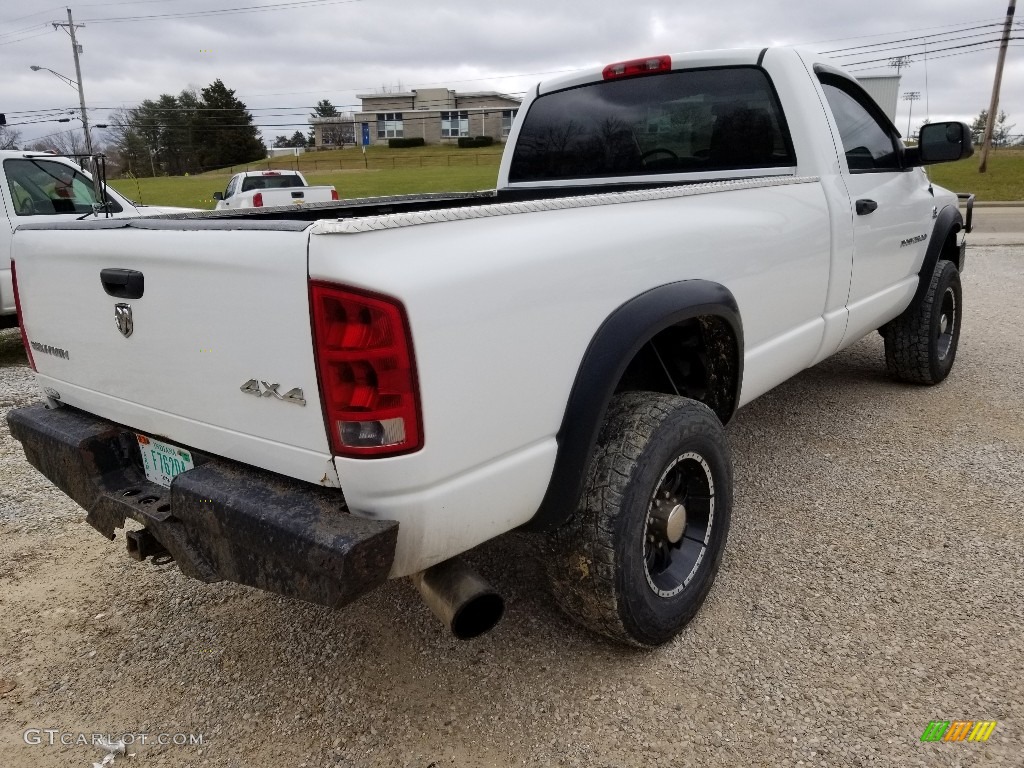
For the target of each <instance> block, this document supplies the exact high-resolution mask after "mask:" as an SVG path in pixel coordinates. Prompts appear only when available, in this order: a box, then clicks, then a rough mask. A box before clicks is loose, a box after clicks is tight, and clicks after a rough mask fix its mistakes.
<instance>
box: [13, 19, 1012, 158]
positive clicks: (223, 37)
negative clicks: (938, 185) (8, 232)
mask: <svg viewBox="0 0 1024 768" xmlns="http://www.w3.org/2000/svg"><path fill="white" fill-rule="evenodd" d="M45 3H46V0H35V2H34V3H33V2H25V1H19V0H0V73H2V85H0V112H5V113H7V120H8V123H9V124H11V127H13V128H15V129H16V130H19V131H21V133H22V137H23V140H30V139H33V138H37V137H40V136H43V135H45V134H49V133H52V132H54V131H58V130H61V129H64V128H68V127H75V126H79V127H80V123H79V122H77V121H75V122H73V123H71V124H64V125H61V124H59V123H56V122H53V120H54V118H55V117H58V116H59V115H57V114H56V113H54V112H46V111H45V110H54V109H60V108H63V109H65V110H67V109H71V108H74V109H77V106H78V99H77V95H76V93H75V91H74V90H73V89H72V88H71V87H69V86H68V85H67V84H65V83H62V82H61V81H60V80H58V79H57V78H56V77H54V76H52V75H50V74H49V73H48V72H32V71H30V69H29V67H30V65H33V64H35V65H39V66H42V67H49V68H51V69H53V70H56V71H57V72H60V73H61V74H63V75H67V76H69V77H71V78H74V76H75V70H74V61H73V59H72V55H71V45H70V42H69V40H68V37H67V35H66V33H65V32H64V31H63V30H60V29H58V30H54V29H53V27H52V26H50V24H49V22H51V21H66V20H67V12H66V10H65V8H64V7H63V6H47V5H45ZM36 4H39V5H38V6H37V7H39V9H40V10H38V11H35V12H33V11H32V8H33V7H34V6H36ZM282 6H283V7H282ZM71 7H72V11H73V13H74V17H75V21H76V23H84V24H85V25H86V26H85V27H84V28H83V29H79V30H78V36H79V42H80V44H81V45H82V46H83V47H84V54H83V56H82V79H83V82H84V84H85V95H86V102H87V106H88V107H89V110H90V112H89V114H90V119H91V120H92V121H93V122H95V123H102V122H104V120H105V119H106V117H107V116H108V114H109V110H110V109H112V108H116V107H121V106H125V107H130V106H133V105H135V104H137V103H138V102H140V101H141V100H143V99H146V98H156V97H157V96H159V95H160V94H161V93H172V94H176V93H178V92H180V91H181V90H182V89H183V88H186V87H189V86H193V87H196V88H201V87H203V86H205V85H208V84H209V83H210V82H212V81H213V80H214V79H216V78H218V77H219V78H220V79H221V80H223V81H224V83H225V84H226V85H227V86H228V87H229V88H232V89H234V90H235V92H236V94H237V96H238V97H239V98H240V99H241V100H242V101H244V102H245V103H246V105H247V106H248V107H249V108H250V110H251V111H252V112H253V115H254V116H255V118H256V122H257V123H258V124H259V125H260V130H261V131H262V134H263V137H264V139H265V140H266V141H267V142H268V143H269V142H272V141H273V138H274V137H275V136H277V135H280V134H288V135H290V134H291V133H293V132H294V131H295V130H297V129H303V130H305V129H307V128H308V126H307V123H306V117H307V115H308V113H309V111H310V108H311V106H312V105H313V104H315V103H316V102H317V101H318V100H319V99H324V98H326V99H330V100H331V101H332V102H334V104H335V105H336V106H338V107H339V109H342V110H345V109H352V108H354V107H357V106H358V102H357V100H356V98H355V94H356V93H359V92H366V91H373V90H377V89H380V88H382V87H394V86H398V85H400V86H401V87H402V88H404V89H409V88H417V87H429V86H449V87H452V88H454V89H456V90H459V91H479V90H497V91H502V92H505V93H513V94H518V93H521V92H523V91H524V90H526V89H527V88H528V87H530V86H531V85H532V84H534V83H536V82H537V81H539V80H543V79H545V78H546V77H552V76H554V75H556V74H560V73H562V72H564V71H566V70H572V69H578V68H582V67H591V66H595V65H603V64H608V63H611V62H614V61H618V60H623V59H629V58H635V57H637V56H645V55H651V54H660V53H674V52H682V51H693V50H707V49H713V48H737V47H762V46H770V45H792V44H801V45H806V46H807V47H810V48H813V49H815V50H818V51H829V50H835V49H850V48H853V47H855V46H863V47H859V48H856V49H855V50H845V51H842V52H841V53H842V54H843V58H839V59H838V61H840V62H843V63H846V64H848V65H855V66H851V67H850V68H851V69H852V70H856V72H855V73H858V74H865V73H866V74H886V73H892V72H893V70H892V69H890V68H889V67H888V66H887V61H886V59H887V58H888V57H891V56H896V55H900V54H904V55H906V54H912V55H913V59H912V63H911V65H910V67H909V69H906V70H904V72H903V75H904V79H903V83H902V87H901V91H920V92H921V101H919V102H917V103H915V104H914V112H913V123H914V125H915V126H916V125H917V124H918V123H919V120H920V119H923V118H924V117H925V116H926V114H927V115H928V116H930V117H931V119H932V120H943V119H963V120H968V121H969V120H971V119H972V118H973V117H974V116H976V115H977V113H978V112H979V111H980V110H981V109H987V108H988V104H989V98H990V96H991V89H992V80H993V75H994V72H995V65H996V56H997V50H996V48H997V47H998V46H997V44H996V43H993V42H989V41H994V40H998V38H999V36H1000V34H1001V31H1002V22H1003V20H1004V14H1005V12H1006V0H974V2H970V3H965V2H962V0H927V2H925V1H924V0H900V1H899V2H896V1H895V0H862V1H861V2H858V3H828V4H826V3H822V2H820V0H818V1H816V2H812V1H811V0H785V1H783V0H756V1H755V0H746V1H745V2H731V3H730V2H717V3H701V4H698V3H692V2H685V1H684V2H679V0H675V1H670V0H666V1H664V2H661V1H656V2H621V0H615V1H613V2H609V1H608V0H592V1H591V2H580V1H578V0H561V1H554V0H515V1H514V2H506V3H500V2H492V3H480V2H446V1H445V0H435V1H434V2H422V1H419V0H417V1H413V0H305V2H298V3H296V2H287V1H282V2H276V3H275V2H272V0H134V1H131V2H129V1H127V0H121V1H120V2H92V1H91V0H90V1H89V2H85V3H83V4H81V5H72V6H71ZM259 7H262V8H263V10H259V11H250V12H237V10H233V9H252V8H259ZM221 11H232V12H224V13H221ZM183 14H193V15H191V16H186V17H181V15H183ZM195 14H201V15H195ZM169 15H170V16H178V18H168V16H169ZM125 17H150V18H134V19H131V20H119V19H125ZM155 17H161V18H155ZM1018 19H1019V20H1018V22H1017V29H1015V32H1014V35H1015V36H1019V37H1021V38H1024V19H1021V18H1019V17H1018ZM986 25H987V26H986ZM907 38H923V39H918V40H916V41H907V40H906V39H907ZM953 38H958V39H953ZM901 40H902V41H903V42H892V43H890V44H888V45H881V44H883V43H886V42H887V41H901ZM922 43H927V45H928V50H929V55H928V59H927V65H926V64H925V56H924V55H923V51H924V49H923V47H922V45H921V44H922ZM975 43H981V44H979V45H972V44H975ZM867 46H873V47H867ZM954 46H969V47H958V48H954ZM1011 46H1013V47H1011V48H1010V49H1009V55H1008V57H1007V64H1006V71H1005V73H1004V77H1003V90H1002V98H1001V101H1000V107H1001V108H1002V109H1004V110H1005V111H1006V112H1007V113H1008V114H1009V115H1010V120H1009V122H1010V123H1016V124H1017V128H1016V129H1015V130H1014V133H1024V40H1016V41H1013V42H1011ZM942 49H945V50H942ZM940 57H941V58H940ZM878 59H882V60H881V61H872V60H878ZM861 62H867V63H861ZM926 79H927V85H926ZM908 105H909V102H905V101H902V100H901V102H900V105H899V113H898V116H897V120H896V124H897V126H899V128H900V130H901V131H904V132H905V130H906V127H907V106H908ZM32 120H38V121H39V122H35V123H32V124H28V123H30V121H32ZM16 123H17V124H20V125H15V124H16Z"/></svg>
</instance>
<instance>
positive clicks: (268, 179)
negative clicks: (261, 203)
mask: <svg viewBox="0 0 1024 768" xmlns="http://www.w3.org/2000/svg"><path fill="white" fill-rule="evenodd" d="M301 186H302V179H301V178H299V177H298V176H297V175H295V174H294V173H275V174H265V175H261V176H246V177H245V178H244V179H243V180H242V191H243V192H251V191H252V190H254V189H289V188H291V187H301Z"/></svg>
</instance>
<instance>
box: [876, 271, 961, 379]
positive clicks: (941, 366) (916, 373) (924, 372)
mask: <svg viewBox="0 0 1024 768" xmlns="http://www.w3.org/2000/svg"><path fill="white" fill-rule="evenodd" d="M962 315H963V298H962V292H961V287H960V272H959V271H958V270H957V268H956V264H954V263H953V262H951V261H946V260H941V261H939V262H938V263H937V264H936V265H935V271H934V272H933V273H932V276H931V280H930V282H929V283H928V289H927V290H926V291H925V293H924V295H923V296H922V297H921V300H920V301H919V302H915V303H914V304H911V305H910V307H908V308H907V310H906V311H905V312H904V313H903V314H902V315H900V316H899V317H897V318H896V319H895V320H893V321H892V322H890V323H887V324H886V325H884V326H883V327H882V328H881V329H880V330H881V331H882V338H883V339H885V366H886V368H887V369H888V371H889V375H890V376H892V377H893V378H895V379H898V380H899V381H906V382H910V383H912V384H938V383H939V382H941V381H942V380H943V379H945V378H946V377H947V376H948V375H949V372H950V370H951V369H952V367H953V361H954V360H956V350H957V347H958V346H959V343H960V320H961V317H962Z"/></svg>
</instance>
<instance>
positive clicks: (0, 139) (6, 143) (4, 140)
mask: <svg viewBox="0 0 1024 768" xmlns="http://www.w3.org/2000/svg"><path fill="white" fill-rule="evenodd" d="M19 141H21V132H20V131H16V130H14V129H13V128H8V127H7V126H6V125H0V149H17V148H18V142H19Z"/></svg>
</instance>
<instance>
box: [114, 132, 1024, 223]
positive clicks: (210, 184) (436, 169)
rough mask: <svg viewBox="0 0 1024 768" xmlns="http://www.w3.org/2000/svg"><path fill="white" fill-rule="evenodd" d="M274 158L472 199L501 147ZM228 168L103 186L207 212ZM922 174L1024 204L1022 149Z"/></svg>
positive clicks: (327, 176) (354, 188) (387, 187)
mask: <svg viewBox="0 0 1024 768" xmlns="http://www.w3.org/2000/svg"><path fill="white" fill-rule="evenodd" d="M367 149H368V151H367V153H366V155H365V157H364V155H363V153H362V152H361V151H359V149H344V150H334V151H331V152H315V153H308V154H305V155H300V156H299V157H298V158H292V157H288V158H277V159H275V160H270V161H261V162H260V163H256V164H252V165H250V166H249V168H250V169H251V170H258V169H262V168H265V167H267V166H266V163H267V162H269V163H270V167H272V168H279V169H285V168H294V167H295V165H296V163H297V164H298V167H299V170H301V171H302V172H303V173H304V174H305V175H306V178H307V179H309V182H310V183H311V184H333V185H334V186H335V188H336V189H337V190H338V193H339V194H340V195H341V196H342V197H343V198H352V197H377V196H380V195H402V194H412V193H416V192H471V191H473V190H477V189H491V188H493V187H494V184H495V181H496V180H497V177H498V162H499V161H500V159H501V147H500V146H496V147H486V148H483V149H458V148H457V147H450V146H443V147H439V146H428V147H412V148H409V149H388V148H387V147H368V148H367ZM242 170H245V167H244V166H238V167H237V168H235V169H224V170H220V171H211V172H209V173H204V174H202V175H200V176H158V177H156V178H145V179H112V180H110V185H111V186H112V187H114V189H116V190H117V191H118V192H120V193H121V194H123V195H126V196H127V197H130V198H132V199H133V200H138V201H140V202H143V203H149V204H151V205H181V206H186V207H189V208H213V207H214V204H215V203H214V200H213V193H214V192H215V191H217V190H221V191H223V189H224V187H225V185H226V184H227V180H228V179H229V178H230V177H231V175H232V174H233V173H236V172H238V171H242ZM928 175H929V177H930V178H931V179H932V181H934V182H935V183H936V184H939V185H941V186H943V187H946V188H947V189H950V190H952V191H954V192H973V193H975V194H976V195H977V196H978V200H979V201H986V200H1024V150H1020V149H1001V150H997V151H994V152H992V153H991V154H990V155H989V162H988V172H987V173H978V158H977V156H975V157H971V158H968V159H967V160H961V161H960V162H958V163H945V164H941V165H933V166H931V167H929V169H928Z"/></svg>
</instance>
